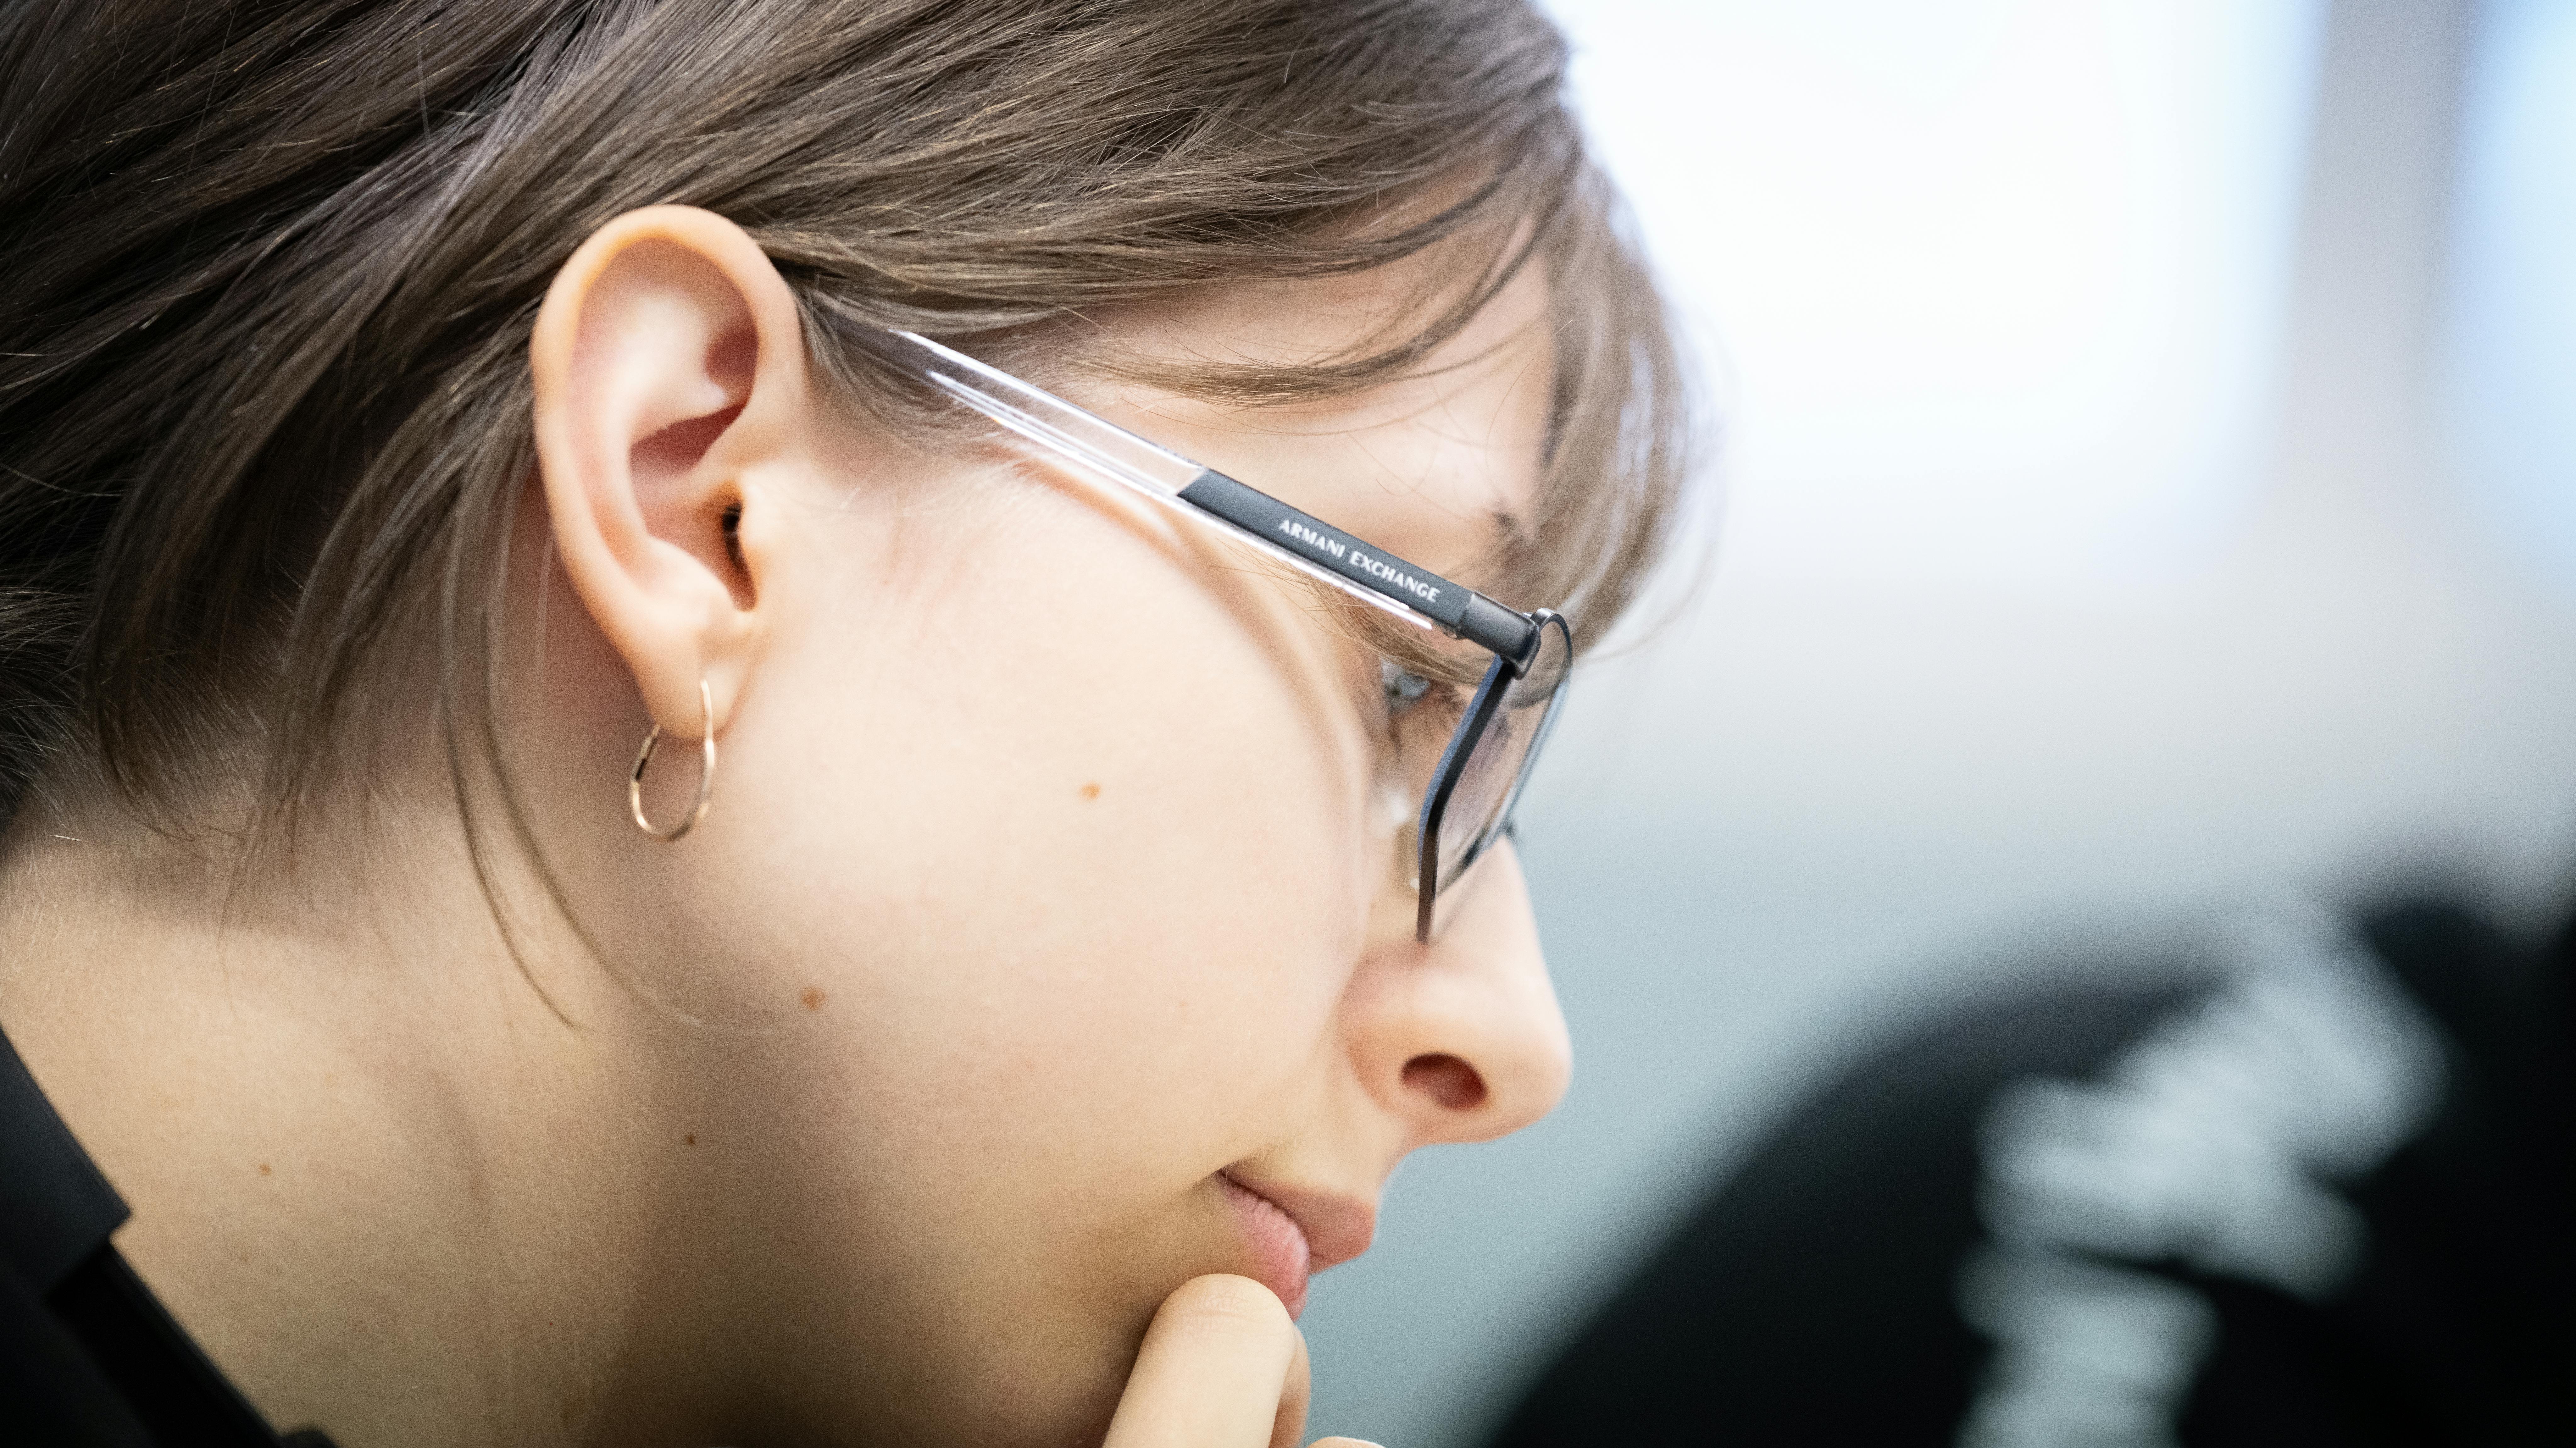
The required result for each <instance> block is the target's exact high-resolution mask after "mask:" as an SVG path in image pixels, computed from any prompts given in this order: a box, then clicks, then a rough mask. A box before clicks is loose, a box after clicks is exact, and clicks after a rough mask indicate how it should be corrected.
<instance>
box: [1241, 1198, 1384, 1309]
mask: <svg viewBox="0 0 2576 1448" xmlns="http://www.w3.org/2000/svg"><path fill="white" fill-rule="evenodd" d="M1217 1176H1218V1177H1219V1178H1220V1179H1221V1180H1222V1181H1223V1182H1224V1183H1225V1185H1226V1187H1227V1189H1228V1194H1229V1195H1230V1196H1231V1197H1233V1198H1234V1199H1235V1206H1236V1210H1237V1212H1238V1214H1239V1218H1238V1219H1239V1220H1240V1221H1241V1222H1242V1224H1243V1226H1244V1235H1245V1237H1246V1238H1247V1239H1248V1240H1249V1241H1250V1242H1251V1244H1252V1246H1253V1249H1254V1254H1255V1256H1256V1257H1257V1258H1259V1259H1260V1260H1261V1265H1262V1270H1261V1271H1260V1272H1258V1273H1256V1274H1255V1275H1256V1276H1258V1277H1259V1278H1260V1280H1261V1281H1262V1282H1263V1283H1265V1284H1267V1285H1268V1286H1269V1287H1270V1289H1271V1290H1272V1291H1274V1292H1277V1293H1278V1294H1279V1300H1280V1301H1281V1302H1283V1303H1285V1304H1287V1307H1288V1311H1289V1314H1290V1315H1291V1316H1294V1315H1296V1314H1297V1313H1299V1312H1301V1311H1303V1310H1304V1309H1305V1305H1306V1279H1307V1277H1308V1276H1309V1275H1310V1274H1312V1273H1316V1272H1321V1271H1323V1270H1324V1269H1325V1268H1327V1267H1331V1266H1334V1265H1336V1264H1338V1263H1342V1262H1347V1261H1349V1260H1351V1259H1352V1258H1354V1257H1357V1256H1359V1255H1360V1254H1361V1253H1363V1252H1366V1251H1367V1250H1368V1248H1369V1242H1370V1241H1371V1240H1372V1239H1373V1238H1374V1237H1375V1236H1376V1235H1377V1209H1376V1207H1375V1206H1373V1205H1372V1204H1370V1203H1368V1202H1365V1201H1360V1200H1357V1199H1355V1198H1352V1197H1348V1196H1344V1195H1341V1194H1340V1193H1336V1192H1331V1191H1325V1190H1320V1189H1315V1188H1305V1187H1296V1186H1290V1185H1286V1184H1283V1183H1277V1182H1268V1181H1263V1180H1260V1179H1259V1178H1257V1177H1253V1176H1251V1175H1249V1174H1247V1173H1246V1172H1245V1171H1243V1170H1242V1169H1240V1168H1235V1167H1229V1168H1227V1169H1226V1170H1224V1171H1221V1172H1219V1173H1217ZM1291 1239H1293V1240H1291ZM1274 1278H1275V1279H1276V1280H1274Z"/></svg>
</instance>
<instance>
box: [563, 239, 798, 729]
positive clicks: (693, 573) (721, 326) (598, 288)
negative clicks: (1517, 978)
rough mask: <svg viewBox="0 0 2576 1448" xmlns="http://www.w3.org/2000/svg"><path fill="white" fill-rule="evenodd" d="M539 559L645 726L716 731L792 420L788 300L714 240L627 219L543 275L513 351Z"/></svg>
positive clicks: (755, 256) (790, 442)
mask: <svg viewBox="0 0 2576 1448" xmlns="http://www.w3.org/2000/svg"><path fill="white" fill-rule="evenodd" d="M528 353H529V369H530V375H531V381H532V383H533V388H534V394H535V398H534V400H535V415H534V424H535V430H536V444H537V462H538V468H539V471H540V474H541V477H542V482H543V486H544V489H545V501H546V511H547V515H548V517H549V518H550V520H551V521H552V524H553V527H554V537H555V549H556V555H557V557H558V558H560V560H561V561H562V565H563V569H564V572H565V574H566V575H567V576H568V577H569V578H570V580H571V582H572V586H573V589H574V592H575V593H576V594H577V595H579V597H580V599H581V602H582V605H583V607H584V608H585V609H587V610H588V612H589V614H590V616H591V618H592V620H593V621H594V622H595V623H597V624H598V626H599V629H600V632H601V633H602V634H603V635H604V636H606V638H607V639H608V641H609V643H610V645H611V646H612V647H614V648H615V649H616V650H617V652H618V654H619V655H620V656H621V657H623V658H624V659H625V661H626V663H627V666H628V667H629V668H630V669H632V670H633V671H634V675H635V682H636V687H637V689H638V691H639V692H640V693H641V694H642V696H643V700H644V706H645V709H646V711H647V712H648V713H650V714H651V716H652V718H653V721H654V723H655V724H657V725H659V726H660V727H661V728H662V729H663V730H664V731H665V732H666V733H668V734H670V735H672V736H674V737H677V738H687V739H694V738H697V737H698V736H699V735H700V734H701V733H703V732H704V730H705V727H706V724H705V713H704V711H703V709H702V704H701V696H700V692H699V682H700V681H701V680H704V681H705V682H706V685H707V688H708V690H709V692H710V694H711V695H712V697H713V700H714V711H713V712H714V718H715V721H716V724H717V727H718V728H721V727H722V726H723V723H724V721H725V720H726V719H727V718H728V717H729V716H730V714H731V712H732V706H733V702H734V700H735V699H736V698H737V697H738V696H739V694H740V692H741V689H742V686H743V683H744V680H745V678H746V676H747V674H748V671H749V669H750V666H751V663H752V659H753V655H754V653H755V652H756V649H755V645H756V643H757V638H758V634H759V632H760V624H761V620H762V617H763V615H762V613H761V609H760V597H761V589H760V583H761V580H760V578H759V576H758V575H759V572H760V569H761V563H762V557H761V555H760V552H759V550H757V549H746V548H744V547H743V546H742V543H741V540H742V537H743V529H744V527H745V524H746V520H747V519H748V518H749V517H750V515H751V514H753V513H754V512H755V510H757V509H759V508H760V507H761V506H762V504H761V483H762V480H763V478H764V477H765V476H766V475H767V474H769V473H770V472H772V471H773V470H775V468H776V467H777V465H779V464H780V463H782V462H783V461H784V460H785V459H786V458H787V457H788V456H789V455H790V454H791V453H793V452H794V451H795V450H796V443H797V440H798V438H799V436H800V434H801V429H802V428H804V427H805V426H806V425H807V420H808V418H809V415H810V414H809V407H808V396H807V391H806V371H805V354H804V339H803V336H802V334H801V332H800V330H799V327H798V317H797V310H796V302H795V297H794V295H793V294H792V293H791V292H790V291H789V290H788V288H787V284H786V282H785V281H784V279H782V278H781V277H780V276H779V275H778V270H777V268H776V267H775V266H773V265H772V264H771V263H770V261H769V258H768V257H767V256H766V255H764V254H763V253H762V252H761V250H760V248H759V247H758V246H757V245H756V244H755V243H753V241H752V240H751V238H750V237H749V236H747V235H745V234H744V233H743V231H742V229H741V228H740V227H737V226H735V225H734V224H733V223H732V222H729V221H727V220H725V219H724V218H722V217H720V216H717V215H714V214H713V213H711V212H706V211H700V210H697V209H695V208H691V207H679V206H657V207H649V208H646V209H645V210H641V211H632V212H628V213H626V214H625V215H623V216H620V217H618V218H616V219H615V220H613V221H611V222H609V223H608V224H607V225H605V226H602V227H601V228H600V229H599V230H598V231H597V232H594V233H593V234H592V235H591V237H590V238H589V240H587V241H585V242H584V243H583V244H582V246H581V248H580V249H579V250H578V251H576V252H574V254H573V256H572V258H571V259H570V260H569V261H567V262H565V263H564V266H563V269H562V270H561V271H560V272H558V273H557V274H556V277H555V281H554V285H553V287H552V288H551V289H550V290H549V291H548V292H547V294H546V300H545V304H544V306H543V308H542V309H541V310H540V311H539V313H538V317H537V325H536V329H535V332H534V334H533V335H532V336H531V338H530V340H529V347H528Z"/></svg>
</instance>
